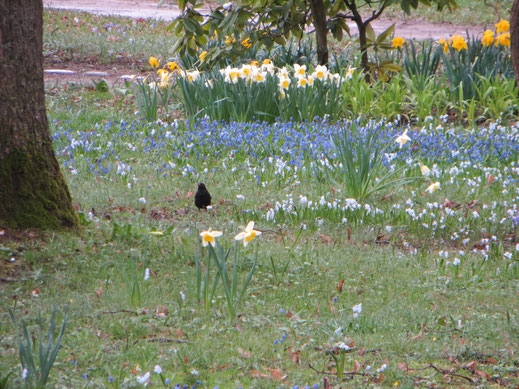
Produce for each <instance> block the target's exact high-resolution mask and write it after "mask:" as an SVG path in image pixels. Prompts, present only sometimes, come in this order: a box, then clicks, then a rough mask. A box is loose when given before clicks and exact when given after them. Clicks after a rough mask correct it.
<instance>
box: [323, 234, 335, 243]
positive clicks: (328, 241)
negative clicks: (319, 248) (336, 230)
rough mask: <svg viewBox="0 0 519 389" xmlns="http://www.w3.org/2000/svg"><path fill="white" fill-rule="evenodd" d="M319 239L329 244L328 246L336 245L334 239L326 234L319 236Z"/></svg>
mask: <svg viewBox="0 0 519 389" xmlns="http://www.w3.org/2000/svg"><path fill="white" fill-rule="evenodd" d="M319 238H320V239H321V241H322V242H323V243H328V244H334V243H335V242H334V241H333V239H332V238H330V237H329V236H326V235H324V234H319Z"/></svg>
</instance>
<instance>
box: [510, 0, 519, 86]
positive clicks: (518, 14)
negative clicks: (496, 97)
mask: <svg viewBox="0 0 519 389" xmlns="http://www.w3.org/2000/svg"><path fill="white" fill-rule="evenodd" d="M510 49H511V50H512V63H513V65H514V74H515V82H516V84H517V86H518V87H519V0H514V5H513V6H512V12H510Z"/></svg>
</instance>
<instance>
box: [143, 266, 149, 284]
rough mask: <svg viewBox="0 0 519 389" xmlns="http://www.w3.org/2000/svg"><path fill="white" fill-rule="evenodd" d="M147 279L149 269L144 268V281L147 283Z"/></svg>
mask: <svg viewBox="0 0 519 389" xmlns="http://www.w3.org/2000/svg"><path fill="white" fill-rule="evenodd" d="M149 278H150V269H149V268H146V270H144V281H148V280H149Z"/></svg>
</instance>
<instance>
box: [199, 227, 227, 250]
mask: <svg viewBox="0 0 519 389" xmlns="http://www.w3.org/2000/svg"><path fill="white" fill-rule="evenodd" d="M222 235H223V233H222V231H213V230H211V229H210V228H209V229H208V230H207V231H202V232H201V233H200V236H201V237H202V246H204V247H207V245H209V244H210V245H211V246H213V247H214V246H215V244H216V241H215V238H218V237H219V236H222Z"/></svg>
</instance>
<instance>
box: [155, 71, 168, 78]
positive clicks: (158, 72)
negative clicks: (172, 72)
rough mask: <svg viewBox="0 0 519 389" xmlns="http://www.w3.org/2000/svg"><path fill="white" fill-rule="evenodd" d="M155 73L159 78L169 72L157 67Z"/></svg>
mask: <svg viewBox="0 0 519 389" xmlns="http://www.w3.org/2000/svg"><path fill="white" fill-rule="evenodd" d="M157 74H158V75H159V77H160V78H164V77H165V76H167V75H168V74H169V72H168V71H167V70H166V69H159V70H157Z"/></svg>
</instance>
